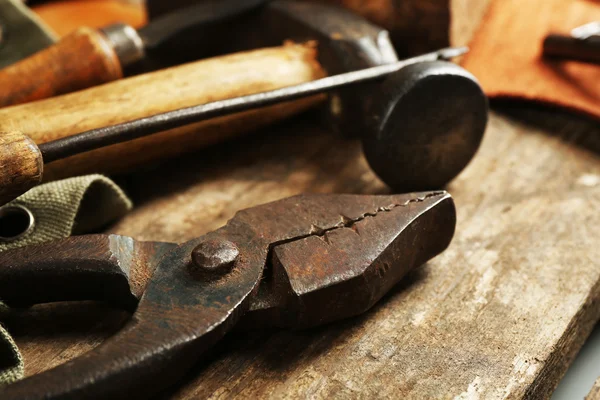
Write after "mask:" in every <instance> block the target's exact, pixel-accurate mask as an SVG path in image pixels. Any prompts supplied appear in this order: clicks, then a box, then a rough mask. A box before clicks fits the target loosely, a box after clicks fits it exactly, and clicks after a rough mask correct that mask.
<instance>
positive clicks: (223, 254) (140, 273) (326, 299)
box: [0, 191, 456, 400]
mask: <svg viewBox="0 0 600 400" xmlns="http://www.w3.org/2000/svg"><path fill="white" fill-rule="evenodd" d="M455 224H456V214H455V208H454V203H453V200H452V198H451V196H450V195H449V194H448V193H446V192H443V191H440V192H426V193H417V194H403V195H389V196H361V195H299V196H295V197H290V198H287V199H284V200H280V201H276V202H273V203H269V204H265V205H261V206H257V207H254V208H250V209H247V210H243V211H240V212H238V213H237V214H236V215H235V217H234V218H233V219H231V220H230V221H229V222H228V223H227V225H225V226H224V227H222V228H220V229H218V230H216V231H213V232H210V233H208V234H206V235H204V236H202V237H200V238H197V239H193V240H191V241H189V242H187V243H184V244H182V245H176V244H171V243H159V242H136V241H135V240H133V239H131V238H128V237H123V236H116V235H90V236H79V237H71V238H68V239H64V240H59V241H55V242H50V243H47V244H43V245H37V246H30V247H27V248H23V249H18V250H12V251H7V252H4V253H1V254H0V299H2V301H4V302H6V303H7V304H9V305H11V304H12V305H29V304H34V303H42V302H51V301H65V300H106V301H110V302H113V303H116V304H117V305H120V306H123V307H126V308H130V309H134V308H135V307H136V304H137V303H138V302H137V298H138V297H139V296H140V295H141V299H140V300H139V304H137V310H136V311H135V312H134V313H133V316H132V318H131V320H130V321H129V323H128V324H127V325H126V326H125V328H124V329H123V330H121V332H119V333H118V334H116V335H115V336H114V337H112V338H110V339H108V340H107V341H106V342H104V343H103V344H102V345H100V346H98V347H97V348H95V349H94V350H92V351H90V352H88V353H87V354H85V355H83V356H81V357H79V358H76V359H74V360H72V361H70V362H67V363H66V364H63V365H61V366H58V367H56V368H54V369H52V370H49V371H47V372H44V373H41V374H39V375H34V376H32V377H29V378H26V379H24V380H22V381H19V382H17V383H14V384H12V385H9V386H7V387H5V388H4V389H3V390H1V391H0V398H2V399H5V400H9V399H57V398H61V399H63V398H68V399H88V398H94V399H109V398H110V399H114V398H132V397H135V398H144V397H148V396H150V395H152V394H155V393H156V392H158V391H159V390H161V389H163V388H165V387H167V386H169V385H172V384H173V383H174V382H175V381H177V379H178V378H180V377H181V376H182V375H183V374H184V373H185V372H186V370H188V369H189V368H190V367H191V366H192V365H193V364H194V363H196V362H197V361H198V360H199V358H200V357H201V356H202V354H203V353H205V352H206V351H207V350H208V349H209V348H210V347H211V346H213V345H214V344H215V343H216V342H217V341H218V340H219V339H221V338H222V337H223V335H225V333H227V332H228V331H230V330H231V329H232V328H233V327H234V325H236V324H237V323H238V322H240V320H241V321H242V322H243V323H244V325H245V326H246V325H249V326H260V327H262V326H276V327H284V328H304V327H311V326H315V325H321V324H325V323H328V322H331V321H335V320H338V319H341V318H346V317H350V316H354V315H357V314H360V313H362V312H364V311H365V310H367V309H369V308H370V307H371V306H373V305H374V304H375V303H376V302H377V301H378V300H379V299H380V298H381V297H382V296H383V295H384V294H385V293H386V292H387V291H388V290H389V289H390V288H391V287H392V286H393V285H394V284H396V283H397V282H398V281H399V280H400V279H401V278H402V277H403V276H404V275H405V274H406V273H407V272H408V271H410V270H411V269H412V268H413V267H416V266H418V265H421V264H423V263H424V262H426V261H427V260H429V259H430V258H432V257H434V256H436V255H437V254H439V253H440V252H442V251H443V250H444V249H446V247H447V246H448V245H449V243H450V241H451V239H452V236H453V234H454V229H455ZM150 276H151V278H149V279H148V277H150ZM146 283H147V284H146ZM142 292H143V295H142Z"/></svg>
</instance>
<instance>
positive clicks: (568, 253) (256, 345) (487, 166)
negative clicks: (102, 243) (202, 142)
mask: <svg viewBox="0 0 600 400" xmlns="http://www.w3.org/2000/svg"><path fill="white" fill-rule="evenodd" d="M518 113H519V115H518V116H517V117H514V116H513V117H506V116H500V115H498V114H495V115H494V116H493V117H492V120H491V125H490V127H489V129H488V132H487V135H486V137H485V139H484V142H483V144H482V148H481V150H480V152H479V154H478V156H477V157H476V158H475V159H474V161H473V163H472V164H471V165H470V166H469V167H468V168H467V169H466V170H465V171H464V172H463V174H461V175H460V176H459V177H458V179H456V180H455V181H454V182H453V183H452V184H451V185H450V187H449V188H448V189H449V190H450V192H451V193H452V194H453V195H454V197H455V200H456V203H457V207H458V213H459V214H458V221H459V222H458V227H457V234H456V237H455V239H454V241H453V243H452V244H451V247H450V249H449V250H448V251H447V252H445V253H444V254H443V255H442V256H440V257H438V258H436V259H435V260H434V261H433V262H431V263H429V264H428V265H426V266H425V267H423V268H421V269H420V270H418V271H417V272H416V273H414V274H412V275H411V276H410V278H409V279H407V280H406V281H405V282H403V283H402V284H401V285H400V287H398V288H397V289H396V290H394V291H393V292H392V293H391V294H390V295H389V296H388V297H387V298H386V299H384V301H383V302H381V303H380V304H379V305H378V306H376V307H375V309H373V310H372V311H371V312H369V313H367V314H365V315H364V316H362V317H359V318H356V319H352V320H349V321H346V322H342V323H339V324H332V325H330V326H327V327H323V328H319V329H313V330H310V331H301V332H288V331H268V332H258V333H250V334H247V333H245V334H242V333H234V334H232V335H231V336H230V337H229V339H227V340H226V341H225V342H224V343H222V345H220V346H219V347H218V348H217V349H216V350H215V353H214V354H213V356H212V357H211V358H210V359H209V360H207V361H205V362H204V363H201V364H199V365H198V367H197V368H196V370H195V371H193V372H192V373H191V374H190V375H189V376H188V377H187V379H186V381H185V383H183V385H182V386H179V387H178V388H177V389H175V391H174V392H173V393H171V395H172V397H173V398H180V399H191V398H204V397H211V398H220V397H223V398H248V397H250V398H256V397H264V398H306V397H311V398H331V397H333V398H415V399H421V398H458V399H464V398H477V397H474V396H479V398H480V399H502V398H511V399H515V398H528V399H529V398H533V399H535V398H546V397H547V396H548V394H549V393H551V392H552V390H553V389H554V387H555V385H556V384H557V383H558V380H559V379H560V377H561V375H562V374H563V373H564V371H565V370H566V368H567V366H568V364H569V363H570V361H571V360H572V359H573V357H574V355H575V354H576V352H577V351H578V349H579V348H580V346H581V344H582V343H583V341H584V340H585V338H586V337H587V335H588V334H589V332H590V331H591V329H592V327H593V325H594V323H595V322H596V321H597V320H598V317H599V316H600V315H599V313H600V310H599V309H598V307H596V305H597V302H598V295H599V294H600V286H599V285H598V283H599V282H600V269H599V268H598V264H597V261H596V260H598V259H599V257H600V249H598V248H597V245H596V239H595V235H594V229H595V226H597V224H599V223H600V213H598V204H600V157H599V156H598V154H600V139H598V138H600V132H599V130H598V127H597V126H596V125H595V124H593V123H588V122H584V121H579V120H577V119H574V118H572V117H565V116H556V115H555V113H554V112H540V111H526V112H523V111H518ZM542 120H545V121H547V123H546V125H545V126H540V125H539V124H538V126H535V125H534V126H532V125H531V123H532V121H533V122H535V121H542ZM223 160H227V163H223ZM122 183H123V184H125V185H126V187H127V188H128V192H129V193H130V194H131V195H132V196H133V197H134V199H135V201H136V203H137V208H136V209H135V211H134V212H132V213H131V214H130V215H128V216H127V217H126V218H125V219H123V220H122V221H121V222H120V223H119V224H117V225H116V226H115V227H113V228H112V229H111V231H112V232H117V233H120V234H127V235H133V236H134V237H136V238H138V239H143V240H158V239H160V240H169V241H179V242H180V241H184V240H187V239H189V238H191V237H194V236H198V235H201V234H203V233H205V232H207V231H210V230H213V229H215V228H217V227H219V226H221V225H222V224H223V223H224V222H225V221H226V220H227V219H228V218H230V217H231V216H232V215H233V213H234V212H235V211H236V210H238V209H240V208H244V207H248V206H252V205H254V204H258V203H262V202H266V201H269V200H274V199H277V198H282V197H285V196H288V195H292V194H295V193H299V192H346V193H384V192H386V191H387V189H386V188H385V187H384V186H383V185H382V184H381V182H379V181H378V180H377V179H376V178H375V177H374V176H373V174H372V173H371V172H370V171H369V170H368V168H367V165H366V162H365V160H364V159H363V157H362V155H361V149H360V145H359V144H358V143H356V142H349V141H344V140H342V139H340V138H338V137H336V136H334V135H332V134H330V133H328V132H326V131H323V130H319V129H317V128H316V126H315V121H314V120H310V119H309V118H308V117H303V118H297V119H295V120H294V121H290V123H289V124H284V125H281V126H279V127H278V128H273V129H271V130H270V132H269V133H266V132H265V133H264V134H263V135H261V136H256V137H248V138H246V139H244V140H240V141H238V142H235V143H230V144H228V145H221V146H218V147H216V148H213V149H208V150H206V151H203V152H199V153H197V154H195V155H190V156H188V157H185V158H180V159H179V160H177V161H173V162H171V163H169V164H167V165H164V166H162V168H160V169H157V170H154V171H151V172H146V173H139V174H136V175H130V176H128V177H126V178H124V180H122ZM63 307H64V306H63ZM34 311H35V310H32V311H31V312H34ZM57 312H58V311H57ZM63 318H64V319H63V320H61V319H60V318H59V319H58V322H57V320H56V319H54V320H53V321H52V323H54V324H59V325H61V324H62V325H63V334H64V333H65V332H70V330H73V329H76V328H75V327H73V325H72V323H71V325H70V324H69V323H68V322H67V321H66V318H67V316H64V317H63ZM11 324H15V320H12V321H11V320H9V328H10V326H11ZM116 326H117V325H114V324H113V325H108V327H107V326H104V328H103V329H99V328H98V327H96V330H92V331H93V333H92V334H90V333H87V334H83V333H81V332H80V333H78V334H77V336H76V337H77V340H75V341H71V342H69V341H68V340H65V339H60V341H58V339H56V336H58V335H59V333H55V334H54V336H53V335H49V334H46V333H44V325H43V324H42V325H41V326H40V327H39V328H37V329H35V328H31V329H30V330H29V331H27V332H25V333H22V334H21V335H19V337H18V338H17V339H18V342H19V344H20V345H21V346H22V348H23V352H24V355H25V359H26V362H27V368H26V370H27V373H28V374H32V373H35V372H38V371H40V370H43V369H46V368H48V367H49V366H51V365H55V364H57V363H60V362H64V361H65V359H68V358H71V357H73V356H75V355H77V354H80V353H81V352H82V351H83V350H84V349H87V348H89V347H90V346H93V345H94V344H95V343H97V342H98V341H99V340H100V339H99V338H101V337H102V335H106V334H107V333H110V332H112V330H114V329H115V327H116ZM17 327H18V326H17ZM46 328H47V326H46ZM87 328H88V329H91V327H89V326H88V327H87ZM17 332H18V329H17ZM21 332H22V331H21ZM77 332H79V331H78V330H77ZM88 337H89V338H90V339H89V340H88ZM49 341H50V342H52V343H51V344H48V343H47V342H49ZM44 342H46V344H45V345H44ZM469 396H471V397H469Z"/></svg>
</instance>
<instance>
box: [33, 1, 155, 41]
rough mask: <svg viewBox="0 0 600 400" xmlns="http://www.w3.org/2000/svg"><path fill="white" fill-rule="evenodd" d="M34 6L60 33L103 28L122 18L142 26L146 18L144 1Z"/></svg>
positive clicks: (72, 2)
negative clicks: (86, 28) (87, 28)
mask: <svg viewBox="0 0 600 400" xmlns="http://www.w3.org/2000/svg"><path fill="white" fill-rule="evenodd" d="M32 9H33V11H34V12H35V13H36V14H37V15H39V16H40V18H41V19H42V20H43V21H44V22H45V23H46V24H48V26H49V27H51V28H52V30H53V31H54V32H56V34H57V35H59V36H65V35H68V34H70V33H72V32H73V31H75V30H76V29H77V28H79V27H81V26H87V27H90V28H103V27H105V26H107V25H110V24H114V23H117V22H122V23H125V24H128V25H130V26H133V27H134V28H140V27H142V26H143V25H145V24H146V22H147V21H146V15H145V11H144V8H143V6H142V4H131V3H127V2H124V1H119V0H69V1H60V2H51V3H42V4H36V5H34V6H33V7H32Z"/></svg>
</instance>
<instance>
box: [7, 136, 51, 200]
mask: <svg viewBox="0 0 600 400" xmlns="http://www.w3.org/2000/svg"><path fill="white" fill-rule="evenodd" d="M43 168H44V163H43V162H42V154H41V153H40V150H39V149H38V148H37V146H36V145H35V143H33V141H32V140H31V139H30V138H29V137H27V136H25V135H23V134H22V133H20V132H14V131H13V132H11V131H8V132H2V131H0V206H2V205H4V204H6V203H7V202H9V201H11V200H14V199H15V198H16V197H17V196H19V195H21V194H23V193H25V192H26V191H28V190H29V189H31V188H32V187H34V186H35V185H37V184H39V183H40V182H41V180H42V171H43Z"/></svg>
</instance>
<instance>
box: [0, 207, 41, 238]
mask: <svg viewBox="0 0 600 400" xmlns="http://www.w3.org/2000/svg"><path fill="white" fill-rule="evenodd" d="M34 226H35V217H34V216H33V214H32V213H31V211H29V209H27V208H25V207H23V206H20V205H10V206H4V207H0V242H3V243H6V242H14V241H15V240H18V239H21V238H22V237H24V236H26V235H28V234H29V233H30V232H31V231H32V230H33V227H34Z"/></svg>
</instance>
